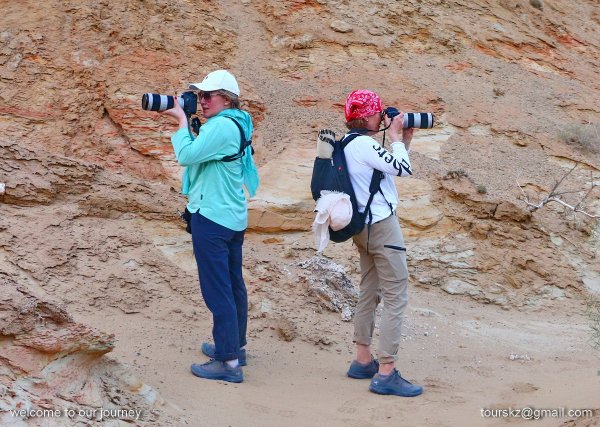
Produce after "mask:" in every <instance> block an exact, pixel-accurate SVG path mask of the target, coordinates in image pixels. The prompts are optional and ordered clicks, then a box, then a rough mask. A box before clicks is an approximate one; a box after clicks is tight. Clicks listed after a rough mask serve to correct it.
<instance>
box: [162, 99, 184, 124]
mask: <svg viewBox="0 0 600 427" xmlns="http://www.w3.org/2000/svg"><path fill="white" fill-rule="evenodd" d="M161 114H164V115H167V116H171V117H173V118H174V119H176V120H177V122H178V123H179V127H180V128H181V127H183V128H187V126H188V124H187V117H186V116H185V112H184V111H183V108H181V105H179V98H178V97H177V96H176V97H175V105H174V106H173V108H170V109H168V110H165V111H163V112H162V113H161Z"/></svg>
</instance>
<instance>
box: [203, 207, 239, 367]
mask: <svg viewBox="0 0 600 427" xmlns="http://www.w3.org/2000/svg"><path fill="white" fill-rule="evenodd" d="M191 226H192V243H193V245H194V255H195V257H196V264H198V276H199V278H200V290H201V292H202V297H203V298H204V302H205V303H206V306H207V307H208V309H209V310H210V311H211V313H212V315H213V331H212V332H213V339H214V342H215V359H217V360H233V359H237V358H238V353H239V351H240V347H243V346H245V345H246V328H247V324H248V294H247V293H246V284H245V283H244V278H243V277H242V245H243V243H244V233H245V230H244V231H233V230H230V229H229V228H227V227H223V226H222V225H219V224H217V223H216V222H213V221H211V220H210V219H208V218H206V217H204V216H202V215H200V214H199V213H194V214H192V221H191Z"/></svg>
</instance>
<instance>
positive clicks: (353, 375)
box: [346, 371, 375, 380]
mask: <svg viewBox="0 0 600 427" xmlns="http://www.w3.org/2000/svg"><path fill="white" fill-rule="evenodd" d="M346 375H348V377H350V378H354V379H355V380H368V379H371V378H373V377H374V376H375V374H373V375H368V374H365V375H360V374H353V373H351V372H350V371H348V372H347V373H346Z"/></svg>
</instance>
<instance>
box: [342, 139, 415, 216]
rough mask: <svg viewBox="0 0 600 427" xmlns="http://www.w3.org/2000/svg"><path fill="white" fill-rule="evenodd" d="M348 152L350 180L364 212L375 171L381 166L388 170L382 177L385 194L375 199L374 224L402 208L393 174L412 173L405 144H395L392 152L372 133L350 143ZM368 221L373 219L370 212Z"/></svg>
mask: <svg viewBox="0 0 600 427" xmlns="http://www.w3.org/2000/svg"><path fill="white" fill-rule="evenodd" d="M344 153H345V155H346V163H347V167H348V173H349V174H350V181H351V182H352V187H353V188H354V193H355V194H356V199H357V202H358V210H359V211H360V212H364V210H365V207H366V205H367V202H368V201H369V195H370V193H369V185H370V184H371V178H372V177H373V170H374V169H377V170H379V171H381V172H383V173H384V179H382V180H381V191H382V192H383V196H382V195H381V193H379V192H377V194H375V197H374V198H373V201H372V202H371V213H372V215H373V223H375V222H377V221H381V220H383V219H385V218H387V217H388V216H390V214H391V211H395V210H396V208H397V207H398V192H397V191H396V185H395V184H394V178H393V177H394V176H410V175H412V170H411V166H410V159H409V158H408V152H407V151H406V147H405V146H404V144H402V143H399V144H394V153H392V152H390V151H388V150H387V149H385V148H383V147H382V146H381V145H379V143H378V142H377V141H376V140H374V139H373V138H371V137H370V136H367V135H361V136H358V137H356V138H354V139H353V140H352V141H350V142H349V143H348V145H347V146H346V148H344ZM384 196H385V199H384ZM388 203H389V204H388ZM390 205H391V210H390ZM365 222H367V223H368V222H369V217H368V215H367V218H366V219H365Z"/></svg>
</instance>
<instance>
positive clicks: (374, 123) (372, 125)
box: [365, 113, 381, 132]
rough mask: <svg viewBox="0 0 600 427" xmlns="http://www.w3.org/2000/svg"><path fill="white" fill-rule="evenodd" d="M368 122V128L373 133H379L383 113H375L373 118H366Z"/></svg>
mask: <svg viewBox="0 0 600 427" xmlns="http://www.w3.org/2000/svg"><path fill="white" fill-rule="evenodd" d="M365 120H366V121H367V126H366V128H367V129H369V130H370V131H371V132H377V131H378V130H379V125H380V124H381V113H375V114H373V115H371V116H367V117H365Z"/></svg>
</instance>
